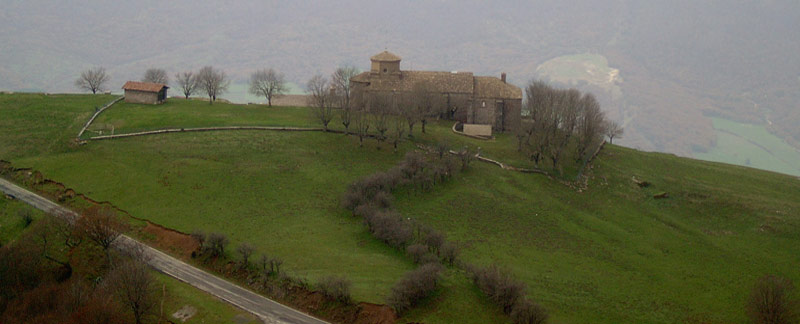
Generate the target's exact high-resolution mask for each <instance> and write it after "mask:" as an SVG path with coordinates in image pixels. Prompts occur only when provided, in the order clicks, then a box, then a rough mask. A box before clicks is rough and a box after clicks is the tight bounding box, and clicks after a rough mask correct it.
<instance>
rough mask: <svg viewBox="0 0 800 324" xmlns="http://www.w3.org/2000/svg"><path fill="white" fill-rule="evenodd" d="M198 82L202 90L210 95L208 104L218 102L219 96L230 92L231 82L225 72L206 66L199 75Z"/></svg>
mask: <svg viewBox="0 0 800 324" xmlns="http://www.w3.org/2000/svg"><path fill="white" fill-rule="evenodd" d="M197 82H198V86H199V87H200V89H202V90H203V91H205V93H206V94H207V95H208V104H209V105H210V104H212V103H213V102H214V101H216V100H217V96H219V95H222V94H223V93H225V91H227V90H228V85H229V84H230V81H229V80H228V76H227V75H226V74H225V72H224V71H220V70H216V69H214V68H213V67H211V66H205V67H203V68H202V69H200V72H198V73H197Z"/></svg>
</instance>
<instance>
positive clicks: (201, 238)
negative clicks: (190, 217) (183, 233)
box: [190, 230, 206, 251]
mask: <svg viewBox="0 0 800 324" xmlns="http://www.w3.org/2000/svg"><path fill="white" fill-rule="evenodd" d="M190 235H191V236H192V238H194V239H195V241H197V244H199V245H200V250H201V251H202V250H203V249H204V248H205V243H206V233H203V231H201V230H194V231H192V234H190Z"/></svg>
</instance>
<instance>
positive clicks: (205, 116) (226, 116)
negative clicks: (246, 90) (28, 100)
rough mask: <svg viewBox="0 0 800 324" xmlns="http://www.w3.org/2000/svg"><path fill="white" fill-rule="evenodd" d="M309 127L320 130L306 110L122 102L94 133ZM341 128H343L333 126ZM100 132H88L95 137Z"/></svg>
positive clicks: (97, 124) (97, 123)
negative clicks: (195, 128) (197, 128)
mask: <svg viewBox="0 0 800 324" xmlns="http://www.w3.org/2000/svg"><path fill="white" fill-rule="evenodd" d="M244 125H258V126H308V127H318V125H317V124H315V123H314V121H313V120H312V116H311V113H310V112H309V111H308V109H304V108H285V107H284V108H278V107H272V108H270V107H268V106H266V105H235V104H227V103H222V102H217V103H215V104H213V105H209V104H208V103H207V102H202V101H198V100H183V99H170V100H169V101H168V102H167V103H166V104H163V105H158V106H153V105H139V104H129V103H125V102H121V103H119V104H117V105H115V106H114V108H112V109H109V110H108V111H107V112H104V113H103V114H101V115H100V117H98V118H97V120H96V121H95V123H94V124H92V127H91V128H90V130H94V131H100V130H102V131H104V134H108V132H109V131H110V130H111V129H112V126H113V129H114V131H115V133H129V132H136V131H143V130H153V129H157V128H180V127H186V128H189V127H206V126H244ZM333 126H337V127H341V126H340V125H338V124H337V125H333ZM95 134H97V133H96V132H87V135H89V136H94V135H95Z"/></svg>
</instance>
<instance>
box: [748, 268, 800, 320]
mask: <svg viewBox="0 0 800 324" xmlns="http://www.w3.org/2000/svg"><path fill="white" fill-rule="evenodd" d="M793 290H794V286H793V285H792V282H791V281H790V280H789V279H786V278H781V277H778V276H771V275H768V276H764V277H761V278H759V279H758V281H757V282H756V284H755V286H754V287H753V291H752V293H751V294H750V299H749V300H748V302H747V315H748V316H749V317H750V321H751V322H752V323H754V324H783V323H787V324H788V323H797V322H798V319H800V318H798V317H799V316H798V313H797V312H798V306H799V305H798V303H797V301H796V300H795V299H794V296H793V294H792V293H793Z"/></svg>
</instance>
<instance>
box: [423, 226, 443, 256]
mask: <svg viewBox="0 0 800 324" xmlns="http://www.w3.org/2000/svg"><path fill="white" fill-rule="evenodd" d="M423 231H424V236H423V239H422V240H423V242H425V245H427V246H428V248H430V249H431V251H436V253H439V249H440V248H441V247H442V244H444V234H442V233H441V232H439V231H437V230H435V229H432V228H425V229H423Z"/></svg>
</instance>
